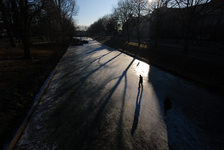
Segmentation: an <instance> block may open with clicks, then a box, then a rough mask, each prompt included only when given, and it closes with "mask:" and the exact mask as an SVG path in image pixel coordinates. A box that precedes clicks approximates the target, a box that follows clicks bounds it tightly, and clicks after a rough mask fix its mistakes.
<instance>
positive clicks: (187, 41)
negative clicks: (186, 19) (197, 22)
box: [183, 24, 191, 54]
mask: <svg viewBox="0 0 224 150" xmlns="http://www.w3.org/2000/svg"><path fill="white" fill-rule="evenodd" d="M190 29H191V25H190V24H189V25H188V26H187V32H186V38H185V45H184V51H183V52H184V53H186V54H187V53H188V50H189V38H190V37H189V36H190Z"/></svg>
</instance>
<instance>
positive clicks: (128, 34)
mask: <svg viewBox="0 0 224 150" xmlns="http://www.w3.org/2000/svg"><path fill="white" fill-rule="evenodd" d="M127 36H128V43H130V33H129V25H128V24H127Z"/></svg>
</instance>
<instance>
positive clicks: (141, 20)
mask: <svg viewBox="0 0 224 150" xmlns="http://www.w3.org/2000/svg"><path fill="white" fill-rule="evenodd" d="M131 2H132V6H133V16H134V17H135V18H136V19H135V24H136V31H137V37H138V45H140V44H141V37H140V33H141V31H142V30H143V28H144V27H145V25H146V24H147V21H146V19H145V16H147V13H148V11H147V10H148V1H147V0H131Z"/></svg>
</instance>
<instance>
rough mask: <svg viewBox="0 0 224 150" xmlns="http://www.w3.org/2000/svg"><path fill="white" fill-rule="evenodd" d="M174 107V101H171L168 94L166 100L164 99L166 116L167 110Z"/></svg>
mask: <svg viewBox="0 0 224 150" xmlns="http://www.w3.org/2000/svg"><path fill="white" fill-rule="evenodd" d="M171 108H172V102H171V101H170V99H169V97H168V96H166V98H165V100H164V116H165V115H166V113H167V110H169V109H171Z"/></svg>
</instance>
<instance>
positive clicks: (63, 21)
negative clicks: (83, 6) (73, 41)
mask: <svg viewBox="0 0 224 150" xmlns="http://www.w3.org/2000/svg"><path fill="white" fill-rule="evenodd" d="M77 13H78V6H77V4H76V2H75V0H0V20H1V21H3V22H4V27H5V28H6V32H7V37H8V39H9V42H10V45H11V46H15V40H19V41H21V42H22V44H23V48H24V54H25V58H26V59H32V57H31V55H30V44H31V41H32V40H31V39H40V40H45V41H46V40H47V41H51V42H57V41H59V40H61V41H64V40H66V39H67V38H71V37H72V36H73V35H74V34H75V30H76V28H75V22H74V20H73V16H74V15H76V14H77Z"/></svg>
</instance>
